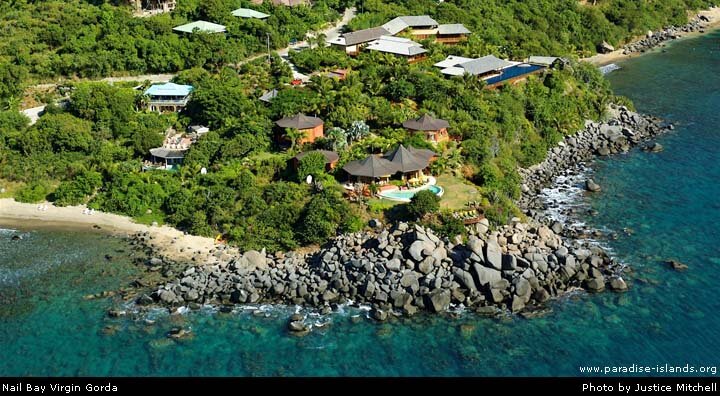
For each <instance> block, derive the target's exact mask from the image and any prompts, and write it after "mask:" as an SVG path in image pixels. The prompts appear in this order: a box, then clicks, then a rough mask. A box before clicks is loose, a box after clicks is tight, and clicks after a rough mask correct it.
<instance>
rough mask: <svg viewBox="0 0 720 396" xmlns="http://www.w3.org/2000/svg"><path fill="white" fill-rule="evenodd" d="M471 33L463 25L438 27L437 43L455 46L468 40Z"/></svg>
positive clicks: (453, 24)
mask: <svg viewBox="0 0 720 396" xmlns="http://www.w3.org/2000/svg"><path fill="white" fill-rule="evenodd" d="M469 35H470V31H469V30H468V29H467V28H466V27H465V25H463V24H461V23H452V24H447V25H440V26H438V30H437V35H436V36H435V42H438V43H442V44H446V45H453V44H457V43H460V42H463V41H465V40H467V38H468V36H469Z"/></svg>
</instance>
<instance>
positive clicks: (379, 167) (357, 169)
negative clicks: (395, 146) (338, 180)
mask: <svg viewBox="0 0 720 396" xmlns="http://www.w3.org/2000/svg"><path fill="white" fill-rule="evenodd" d="M343 170H345V172H347V173H349V174H350V176H356V177H358V178H368V179H381V178H388V177H390V176H392V175H394V174H395V173H397V172H399V171H400V167H399V166H398V165H397V164H395V163H393V162H390V161H388V160H387V159H385V158H382V157H380V156H377V155H371V156H369V157H367V158H365V159H363V160H358V161H351V162H348V163H347V164H345V166H344V167H343Z"/></svg>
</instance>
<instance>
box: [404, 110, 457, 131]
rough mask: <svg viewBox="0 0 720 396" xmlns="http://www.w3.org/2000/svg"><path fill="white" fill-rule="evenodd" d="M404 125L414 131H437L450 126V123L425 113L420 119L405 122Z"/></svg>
mask: <svg viewBox="0 0 720 396" xmlns="http://www.w3.org/2000/svg"><path fill="white" fill-rule="evenodd" d="M403 127H405V128H407V129H412V130H414V131H437V130H439V129H443V128H449V127H450V123H449V122H447V121H445V120H441V119H439V118H435V117H433V116H431V115H429V114H425V115H423V116H422V117H420V118H418V119H415V120H407V121H405V122H403Z"/></svg>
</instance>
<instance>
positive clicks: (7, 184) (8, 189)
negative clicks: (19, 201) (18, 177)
mask: <svg viewBox="0 0 720 396" xmlns="http://www.w3.org/2000/svg"><path fill="white" fill-rule="evenodd" d="M24 185H25V184H24V183H20V182H13V181H8V180H0V190H2V189H3V188H4V189H5V192H0V198H12V197H14V196H15V193H16V192H17V190H19V189H20V188H21V187H22V186H24Z"/></svg>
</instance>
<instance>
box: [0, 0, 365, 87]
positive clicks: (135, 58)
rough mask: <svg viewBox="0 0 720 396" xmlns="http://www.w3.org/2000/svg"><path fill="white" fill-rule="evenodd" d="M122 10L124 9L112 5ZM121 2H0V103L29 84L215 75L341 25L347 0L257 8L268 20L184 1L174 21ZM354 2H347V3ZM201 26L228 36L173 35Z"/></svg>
mask: <svg viewBox="0 0 720 396" xmlns="http://www.w3.org/2000/svg"><path fill="white" fill-rule="evenodd" d="M113 3H120V4H122V6H120V7H118V6H113V5H112V4H113ZM129 3H130V2H128V1H125V0H115V1H109V0H105V1H102V0H96V1H89V0H62V1H60V0H43V1H29V0H15V1H1V2H0V27H2V28H1V29H0V100H4V101H7V100H8V99H9V98H12V97H17V96H18V95H20V94H21V93H22V87H23V84H22V83H23V82H25V81H26V80H27V78H28V77H35V78H37V79H48V78H53V77H57V76H77V77H100V76H109V75H112V74H113V73H116V72H130V73H136V74H137V73H148V72H152V73H166V72H176V71H178V70H183V69H189V68H192V67H205V68H207V69H209V70H219V69H220V68H222V67H223V66H225V65H232V64H235V63H237V62H239V61H242V60H243V59H245V58H247V57H248V56H249V55H252V54H256V53H259V52H263V51H266V46H267V40H268V38H269V40H270V46H271V47H272V48H282V47H285V46H287V44H288V42H289V41H290V40H293V39H297V40H301V39H303V38H304V37H305V34H306V33H307V32H308V31H309V30H312V29H317V28H318V27H320V26H322V25H324V24H325V23H327V22H328V21H334V20H336V19H338V18H339V16H340V12H342V10H343V9H344V8H345V6H346V5H347V4H346V3H348V1H345V0H316V1H314V2H313V4H314V6H313V8H308V7H274V6H272V3H271V2H267V3H268V4H264V5H262V6H253V7H254V8H256V9H258V10H260V11H264V12H266V13H268V14H271V17H270V18H268V19H267V20H265V21H260V20H256V19H244V18H237V17H234V16H233V15H232V14H231V11H232V10H234V9H236V8H239V7H243V6H248V5H249V4H250V1H249V0H221V1H218V0H214V1H203V0H181V1H178V8H177V10H176V11H175V12H173V13H172V14H163V15H157V16H153V17H150V18H135V17H133V16H132V8H131V7H130V6H129V5H128V4H129ZM350 3H351V2H350ZM195 20H206V21H210V22H214V23H219V24H222V25H225V26H226V27H227V30H228V33H227V34H215V35H213V34H185V35H182V34H176V33H174V32H173V30H172V28H173V27H175V26H179V25H182V24H185V23H187V22H192V21H195Z"/></svg>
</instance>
